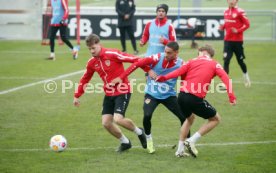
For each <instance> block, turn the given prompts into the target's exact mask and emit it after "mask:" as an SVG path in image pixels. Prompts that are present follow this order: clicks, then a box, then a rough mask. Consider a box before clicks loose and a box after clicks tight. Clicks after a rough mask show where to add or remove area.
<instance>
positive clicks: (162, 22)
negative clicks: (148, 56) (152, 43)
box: [141, 17, 176, 45]
mask: <svg viewBox="0 0 276 173" xmlns="http://www.w3.org/2000/svg"><path fill="white" fill-rule="evenodd" d="M167 21H168V19H167V17H165V18H163V19H162V20H159V19H158V18H156V19H155V24H156V25H157V26H160V27H161V26H163V25H165V24H166V22H167ZM150 24H151V22H148V23H147V24H146V26H145V29H144V31H143V35H142V38H141V42H142V43H144V44H146V43H147V42H148V40H149V36H150V33H149V28H150ZM171 41H176V35H175V30H174V27H173V25H170V26H169V39H168V40H167V39H165V40H164V42H163V44H164V45H167V44H168V42H171Z"/></svg>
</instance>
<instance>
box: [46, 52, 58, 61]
mask: <svg viewBox="0 0 276 173" xmlns="http://www.w3.org/2000/svg"><path fill="white" fill-rule="evenodd" d="M46 60H53V61H54V60H56V57H55V54H54V53H50V56H49V57H48V58H46Z"/></svg>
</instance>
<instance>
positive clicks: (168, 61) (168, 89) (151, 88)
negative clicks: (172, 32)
mask: <svg viewBox="0 0 276 173" xmlns="http://www.w3.org/2000/svg"><path fill="white" fill-rule="evenodd" d="M178 50H179V45H178V43H177V42H169V43H168V44H167V45H166V47H165V51H164V52H162V53H158V54H155V55H152V56H150V57H146V58H142V59H139V61H138V62H136V63H133V64H132V65H131V66H130V67H129V68H128V69H126V71H125V72H124V73H122V74H121V75H120V77H119V78H116V79H114V80H113V81H112V82H111V84H112V85H115V84H117V83H121V81H122V80H123V79H124V78H126V77H127V76H128V75H129V74H130V73H132V72H133V71H134V70H135V69H137V68H138V67H145V66H150V68H151V70H150V71H149V76H148V77H147V85H146V88H145V99H144V106H143V109H144V118H143V125H144V129H145V133H146V137H147V149H148V152H149V153H154V152H155V148H154V145H153V140H152V135H151V118H152V114H153V112H154V110H155V109H156V107H157V106H158V105H159V104H160V103H162V104H163V105H164V106H166V108H168V109H169V110H170V111H171V112H172V113H173V114H174V115H176V116H177V118H178V119H179V120H180V122H181V125H182V124H183V122H184V121H185V119H186V118H185V116H184V115H183V113H182V112H181V109H180V107H179V105H178V103H177V97H176V91H175V85H176V82H177V78H174V79H172V80H169V81H167V82H166V83H159V82H155V78H156V77H157V76H158V75H165V74H168V73H170V72H172V71H174V70H176V69H178V68H179V67H180V66H181V65H182V64H183V61H182V59H180V58H179V57H178ZM188 136H189V135H188Z"/></svg>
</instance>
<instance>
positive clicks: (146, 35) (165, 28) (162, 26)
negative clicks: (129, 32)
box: [140, 4, 176, 57]
mask: <svg viewBox="0 0 276 173" xmlns="http://www.w3.org/2000/svg"><path fill="white" fill-rule="evenodd" d="M168 10H169V6H168V5H167V4H160V5H158V6H157V8H156V14H157V15H156V18H155V19H154V20H152V21H150V22H148V23H147V24H146V26H145V29H144V31H143V35H142V38H141V40H140V46H141V47H142V46H144V45H145V44H146V43H147V42H148V49H147V52H146V55H145V56H146V57H147V56H150V55H153V54H157V53H162V52H164V49H165V46H166V44H168V43H169V42H170V41H176V35H175V30H174V27H173V25H172V24H171V23H170V22H169V21H168V19H167V13H168Z"/></svg>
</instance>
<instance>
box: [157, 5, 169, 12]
mask: <svg viewBox="0 0 276 173" xmlns="http://www.w3.org/2000/svg"><path fill="white" fill-rule="evenodd" d="M160 8H163V9H164V10H165V12H166V14H167V13H168V11H169V6H168V5H167V4H159V5H158V6H157V7H156V12H157V11H158V10H159V9H160Z"/></svg>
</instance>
